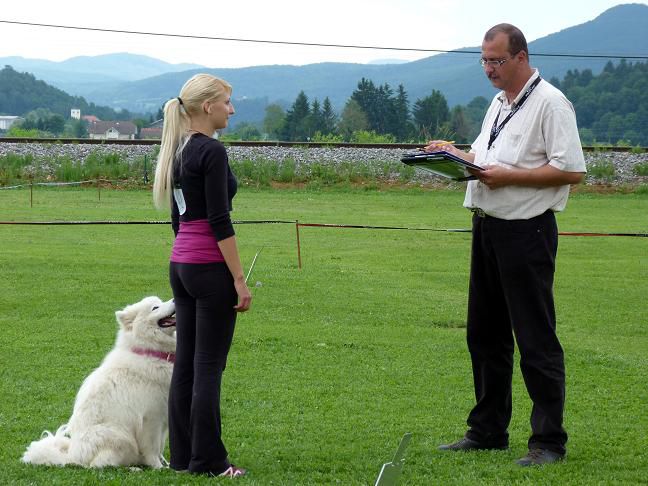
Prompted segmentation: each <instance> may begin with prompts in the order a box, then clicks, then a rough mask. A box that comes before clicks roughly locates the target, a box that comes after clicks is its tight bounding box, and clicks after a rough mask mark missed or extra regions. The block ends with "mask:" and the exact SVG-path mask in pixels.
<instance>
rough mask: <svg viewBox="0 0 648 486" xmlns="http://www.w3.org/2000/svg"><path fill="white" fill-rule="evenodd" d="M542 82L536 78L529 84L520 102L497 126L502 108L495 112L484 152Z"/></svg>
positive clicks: (539, 78)
mask: <svg viewBox="0 0 648 486" xmlns="http://www.w3.org/2000/svg"><path fill="white" fill-rule="evenodd" d="M541 80H542V78H541V77H540V76H538V77H537V78H536V79H535V81H534V82H533V83H531V86H529V89H527V90H526V92H525V93H524V95H522V98H520V101H518V103H517V104H516V105H515V108H513V109H512V110H511V113H509V114H508V116H507V117H506V118H504V120H503V121H502V123H500V124H499V125H498V124H497V122H498V121H499V116H500V113H501V112H502V107H501V106H500V111H498V112H497V116H496V117H495V121H494V122H493V127H492V128H491V132H490V138H489V139H488V148H487V149H486V150H490V148H491V145H493V142H494V141H495V139H496V138H497V137H498V135H499V134H500V132H501V131H502V128H504V125H506V124H507V123H508V121H509V120H510V119H511V118H513V115H515V114H516V113H517V112H518V110H519V109H520V108H522V105H523V104H524V102H525V101H526V100H527V98H528V97H529V95H530V94H531V93H532V92H533V90H534V89H535V87H536V86H538V83H539V82H540V81H541Z"/></svg>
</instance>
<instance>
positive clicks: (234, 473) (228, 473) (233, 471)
mask: <svg viewBox="0 0 648 486" xmlns="http://www.w3.org/2000/svg"><path fill="white" fill-rule="evenodd" d="M246 472H247V471H246V470H245V469H242V468H240V467H236V466H235V465H234V464H230V467H228V468H227V469H225V470H224V471H223V472H222V473H220V474H219V475H218V476H219V477H220V476H223V477H226V478H238V477H239V476H245V473H246Z"/></svg>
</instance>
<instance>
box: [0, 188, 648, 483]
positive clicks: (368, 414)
mask: <svg viewBox="0 0 648 486" xmlns="http://www.w3.org/2000/svg"><path fill="white" fill-rule="evenodd" d="M34 194H35V199H34V200H35V205H34V207H33V208H30V207H29V193H28V191H12V192H3V193H0V220H3V221H4V220H51V219H61V220H82V219H85V220H99V219H101V220H104V219H109V220H154V219H166V215H165V214H164V213H157V212H155V211H154V210H152V209H151V204H150V196H149V195H148V194H146V193H144V192H138V191H132V192H131V191H102V193H101V201H100V202H99V201H98V200H97V194H96V192H94V191H92V190H76V189H64V190H61V189H39V190H37V191H36V192H35V193H34ZM461 200H462V194H461V193H459V192H451V191H449V192H423V191H416V190H410V191H388V192H376V191H366V192H363V191H346V192H333V191H323V192H304V191H294V192H293V191H289V190H283V191H274V192H273V191H261V192H254V191H251V190H244V191H242V193H241V194H240V195H239V196H238V197H237V199H236V200H235V209H236V211H235V213H234V214H233V217H234V218H235V219H237V220H252V219H254V220H260V219H287V220H295V219H299V220H300V221H301V222H318V223H344V224H367V225H389V226H391V225H393V226H412V227H426V228H439V229H441V228H467V227H468V225H469V216H468V213H467V212H466V211H465V210H463V209H462V208H461ZM646 209H648V197H646V196H637V195H614V196H596V195H588V194H578V195H575V196H574V197H573V198H572V200H571V201H570V205H569V207H568V210H567V211H566V212H565V213H564V214H562V215H560V216H559V225H560V229H561V230H563V231H624V232H647V231H648V217H647V216H646V214H648V213H647V212H646ZM236 230H237V234H238V238H239V245H240V248H241V253H242V258H243V260H244V262H245V263H246V266H247V265H249V262H250V261H251V260H252V257H253V256H254V254H255V253H256V252H257V251H258V250H259V248H261V247H263V250H262V252H261V255H260V256H259V260H258V263H257V267H256V268H255V271H254V275H253V277H252V279H251V280H252V281H253V282H256V281H259V282H260V283H261V286H259V287H256V288H255V289H254V291H253V292H254V295H255V297H254V298H255V301H254V304H253V305H254V310H253V311H252V312H250V313H248V314H246V315H243V316H241V318H240V320H239V325H238V329H237V334H236V337H235V343H234V346H233V349H232V353H231V355H230V360H229V362H228V370H227V373H226V375H225V381H224V403H223V413H224V417H223V418H224V431H225V440H226V443H227V444H228V447H229V449H230V452H231V454H232V459H233V460H235V461H236V462H237V463H240V464H241V465H242V466H244V467H249V468H250V469H251V474H250V475H249V476H248V478H246V479H245V480H243V481H242V482H243V483H245V484H270V483H273V484H317V483H323V484H331V483H335V482H340V483H342V484H368V483H373V480H375V477H376V475H377V472H378V471H379V469H380V465H381V464H382V463H383V462H387V461H388V460H390V458H391V455H392V454H393V451H394V450H395V448H396V446H397V445H398V441H399V438H400V436H401V435H402V434H403V433H404V432H407V431H409V432H413V433H414V438H413V440H412V443H411V445H410V449H409V450H408V453H407V465H406V468H405V472H404V476H403V483H405V484H477V483H489V484H495V483H497V484H528V483H532V484H536V483H542V484H586V483H589V484H591V483H603V484H606V483H607V484H612V483H619V482H626V483H638V482H641V481H644V480H645V477H644V473H645V471H646V470H647V469H648V459H647V458H646V455H645V454H643V451H645V450H646V446H648V439H646V435H645V430H646V428H648V419H646V414H645V407H646V403H648V391H647V389H646V386H645V376H646V375H647V373H648V359H647V358H646V354H647V353H646V351H648V330H647V328H646V326H645V322H646V320H645V319H646V318H645V315H646V305H645V295H646V294H647V293H648V283H647V282H648V278H647V277H648V256H647V255H648V249H647V248H646V244H648V241H646V239H645V238H581V237H562V238H561V240H560V250H559V261H558V272H557V276H556V300H557V307H558V317H559V324H558V326H559V333H560V336H561V339H562V341H563V346H564V347H565V351H566V359H567V367H568V402H567V411H566V427H567V430H568V432H569V433H570V436H571V439H570V443H569V458H568V461H567V462H566V463H565V464H563V465H560V466H557V467H551V468H545V469H542V470H521V469H520V468H518V467H516V466H515V465H514V464H513V460H514V459H515V458H517V457H518V456H521V455H523V453H524V452H525V444H526V438H527V435H528V414H529V408H530V404H529V400H528V398H527V396H526V392H525V390H524V386H523V384H522V380H521V377H520V375H519V372H517V370H516V374H515V377H514V416H513V421H512V424H511V428H510V432H511V443H512V447H511V450H510V451H507V452H497V453H492V452H483V453H475V454H444V453H441V452H438V451H436V450H435V448H436V445H437V444H439V443H440V442H443V441H446V440H452V439H455V438H457V437H458V436H460V435H461V434H462V433H463V431H464V423H465V416H466V414H467V412H468V410H469V408H470V406H471V404H472V400H473V398H472V385H471V378H470V364H469V357H468V354H467V352H466V349H465V335H464V330H463V329H462V327H463V321H464V319H465V301H466V287H467V277H468V252H469V241H470V236H469V234H466V233H445V232H429V231H392V230H363V229H327V228H302V229H301V231H300V236H301V244H302V262H303V268H302V269H301V270H298V269H297V253H296V243H295V228H294V225H238V226H237V227H236ZM0 241H1V242H2V243H1V244H2V253H1V254H0V269H1V272H2V280H1V281H0V299H1V300H2V305H1V307H2V309H3V312H2V314H1V315H0V326H1V328H2V329H3V332H2V333H1V334H0V350H1V352H0V375H1V377H2V379H1V381H0V387H1V388H0V393H1V394H2V397H3V399H2V400H1V401H0V428H1V430H3V440H2V444H3V446H2V449H1V451H0V469H1V470H2V471H3V473H2V475H1V476H0V483H3V482H4V483H8V484H13V483H19V484H28V483H32V484H34V483H35V484H93V483H97V482H102V483H105V484H141V483H149V484H180V483H182V484H184V483H201V482H206V480H204V479H201V478H189V477H186V476H183V477H181V478H180V479H178V476H177V475H175V474H174V473H171V472H169V471H163V472H156V471H142V472H139V473H134V472H130V471H126V470H106V471H85V470H82V469H78V468H67V469H58V468H34V467H26V466H23V465H21V464H20V463H19V462H18V459H19V457H20V455H21V454H22V452H23V450H24V447H25V446H26V445H27V444H28V443H29V441H31V440H33V439H36V438H37V437H38V436H39V434H40V432H41V431H42V430H43V429H50V430H51V429H54V428H56V427H57V426H58V425H60V424H61V423H63V422H64V421H65V420H66V419H67V418H68V417H69V414H70V411H71V407H72V404H73V399H74V395H75V393H76V391H77V389H78V387H79V385H80V383H81V381H82V380H83V378H84V377H85V376H87V374H88V373H89V372H90V370H92V369H93V368H94V367H96V366H97V365H98V363H99V362H100V360H101V358H102V357H103V356H104V355H105V354H106V352H107V351H108V350H109V349H110V347H111V346H112V343H113V341H114V333H115V330H116V324H115V323H114V318H113V313H114V311H115V310H117V309H118V308H121V307H122V306H124V305H126V304H129V303H131V302H134V301H136V300H139V299H140V298H141V297H143V296H144V295H147V294H157V295H160V296H161V297H163V298H168V297H169V296H170V291H169V289H168V285H167V282H166V260H167V258H168V253H169V249H170V245H171V232H170V229H169V228H168V227H167V226H163V225H149V226H76V227H68V226H46V227H34V226H4V225H0Z"/></svg>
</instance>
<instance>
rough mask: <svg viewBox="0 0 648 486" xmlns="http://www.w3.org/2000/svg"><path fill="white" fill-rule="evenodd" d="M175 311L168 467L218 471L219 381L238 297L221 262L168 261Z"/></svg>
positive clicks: (221, 456)
mask: <svg viewBox="0 0 648 486" xmlns="http://www.w3.org/2000/svg"><path fill="white" fill-rule="evenodd" d="M169 274H170V281H171V288H172V290H173V298H174V301H175V308H176V331H177V346H176V361H175V366H174V368H173V376H172V378H171V389H170V392H169V448H170V450H171V467H172V468H173V469H176V470H183V469H189V471H192V472H213V473H220V472H222V471H224V470H225V469H227V467H228V465H229V463H228V460H227V450H226V449H225V445H224V444H223V441H222V440H221V416H220V390H221V378H222V375H223V370H224V369H225V364H226V361H227V353H228V352H229V349H230V346H231V344H232V338H233V336H234V325H235V322H236V312H235V311H234V309H233V307H234V305H236V301H237V296H236V290H235V289H234V281H233V279H232V275H231V273H230V272H229V270H228V269H227V266H226V265H225V263H208V264H188V263H173V262H172V263H171V265H170V269H169Z"/></svg>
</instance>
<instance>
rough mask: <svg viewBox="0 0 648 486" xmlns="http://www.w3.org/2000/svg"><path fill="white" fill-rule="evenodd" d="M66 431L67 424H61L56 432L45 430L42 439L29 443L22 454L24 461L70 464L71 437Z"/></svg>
mask: <svg viewBox="0 0 648 486" xmlns="http://www.w3.org/2000/svg"><path fill="white" fill-rule="evenodd" d="M66 431H67V424H65V425H61V426H60V427H59V428H58V430H57V431H56V433H55V434H52V433H51V432H49V431H47V430H46V431H45V432H43V434H42V435H41V438H40V440H35V441H34V442H32V443H31V444H29V447H27V450H26V451H25V453H24V454H23V456H22V462H25V463H28V464H43V465H48V466H64V465H66V464H69V459H68V450H69V449H70V437H68V436H67V435H66Z"/></svg>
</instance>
